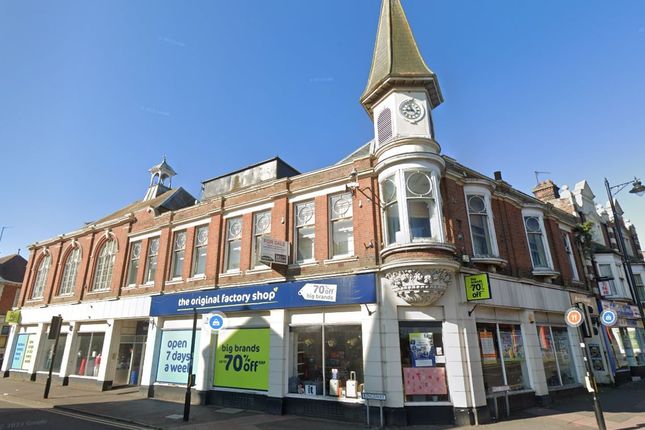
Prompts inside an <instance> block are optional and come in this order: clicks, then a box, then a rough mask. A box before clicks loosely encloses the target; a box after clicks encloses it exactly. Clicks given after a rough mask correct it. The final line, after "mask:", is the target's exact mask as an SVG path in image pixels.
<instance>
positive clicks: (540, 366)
mask: <svg viewBox="0 0 645 430" xmlns="http://www.w3.org/2000/svg"><path fill="white" fill-rule="evenodd" d="M520 322H521V328H522V337H523V338H524V354H525V355H526V367H527V369H528V373H529V382H530V384H531V388H532V389H533V390H534V391H535V395H536V396H546V395H548V394H549V388H548V386H547V384H546V373H545V372H544V362H543V360H542V349H541V348H540V341H539V338H538V333H537V328H536V326H535V317H534V316H533V312H532V311H529V310H523V311H521V312H520Z"/></svg>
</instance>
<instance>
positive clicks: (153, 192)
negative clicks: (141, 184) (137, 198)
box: [143, 155, 177, 201]
mask: <svg viewBox="0 0 645 430" xmlns="http://www.w3.org/2000/svg"><path fill="white" fill-rule="evenodd" d="M148 171H149V172H150V185H149V186H148V192H147V193H146V196H145V197H144V199H143V201H148V200H152V199H154V198H155V197H158V196H160V195H161V194H163V193H165V192H166V191H168V190H170V189H171V188H172V177H173V176H175V175H177V172H175V171H174V170H173V168H172V167H170V164H168V162H167V161H166V156H165V155H164V156H163V159H162V160H161V163H159V164H156V165H154V166H152V167H151V168H150V170H148Z"/></svg>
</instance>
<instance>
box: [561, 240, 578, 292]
mask: <svg viewBox="0 0 645 430" xmlns="http://www.w3.org/2000/svg"><path fill="white" fill-rule="evenodd" d="M560 233H561V234H562V238H563V239H564V252H565V253H566V254H567V258H568V259H569V266H570V267H571V279H573V280H574V281H580V275H579V274H578V266H577V264H576V257H575V255H574V253H573V246H571V240H570V239H569V233H568V232H567V231H565V230H560Z"/></svg>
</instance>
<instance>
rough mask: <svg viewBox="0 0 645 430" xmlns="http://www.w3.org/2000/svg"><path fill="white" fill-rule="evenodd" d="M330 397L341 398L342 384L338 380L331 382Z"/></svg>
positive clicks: (331, 380)
mask: <svg viewBox="0 0 645 430" xmlns="http://www.w3.org/2000/svg"><path fill="white" fill-rule="evenodd" d="M329 395H330V396H335V397H340V384H339V382H338V379H330V380H329Z"/></svg>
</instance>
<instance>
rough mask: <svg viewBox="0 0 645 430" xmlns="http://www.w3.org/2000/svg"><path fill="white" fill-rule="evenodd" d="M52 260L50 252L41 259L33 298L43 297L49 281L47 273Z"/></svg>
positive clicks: (32, 292) (32, 293)
mask: <svg viewBox="0 0 645 430" xmlns="http://www.w3.org/2000/svg"><path fill="white" fill-rule="evenodd" d="M50 262H51V257H50V256H49V254H47V255H45V256H44V257H43V258H42V259H41V260H40V265H39V266H38V271H37V272H36V280H35V281H34V288H33V290H32V291H31V298H32V299H42V298H43V293H44V291H45V282H46V281H47V273H48V272H49V263H50Z"/></svg>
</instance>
